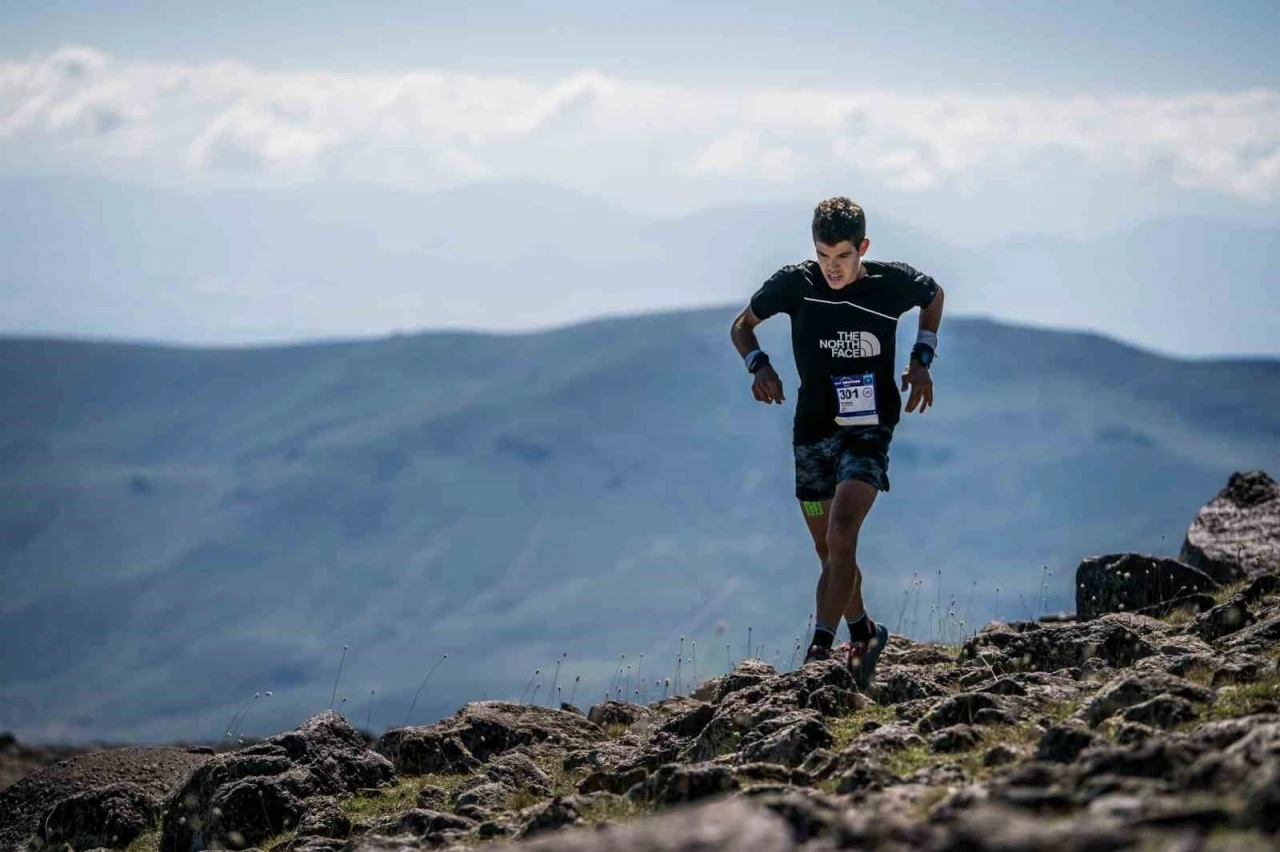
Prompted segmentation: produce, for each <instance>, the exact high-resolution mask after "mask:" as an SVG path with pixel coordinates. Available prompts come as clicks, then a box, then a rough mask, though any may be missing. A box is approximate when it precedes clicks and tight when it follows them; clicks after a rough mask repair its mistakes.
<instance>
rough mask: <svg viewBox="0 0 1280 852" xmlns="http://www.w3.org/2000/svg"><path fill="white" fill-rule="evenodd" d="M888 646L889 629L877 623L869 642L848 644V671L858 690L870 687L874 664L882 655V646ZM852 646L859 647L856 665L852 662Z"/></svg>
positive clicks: (874, 674)
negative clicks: (874, 633) (874, 632)
mask: <svg viewBox="0 0 1280 852" xmlns="http://www.w3.org/2000/svg"><path fill="white" fill-rule="evenodd" d="M888 644H889V628H887V627H885V626H884V625H883V624H879V623H877V624H876V635H875V636H873V637H871V641H870V642H866V643H862V642H854V643H850V647H849V671H850V672H851V673H852V674H853V680H854V683H856V684H857V685H858V689H866V688H867V687H868V686H870V685H871V681H872V680H874V679H875V676H876V663H877V662H878V661H879V660H880V655H881V654H882V653H884V646H885V645H888ZM854 645H857V646H860V649H859V651H858V652H857V657H858V660H857V662H856V663H855V660H854V656H855V650H854ZM855 666H856V667H855Z"/></svg>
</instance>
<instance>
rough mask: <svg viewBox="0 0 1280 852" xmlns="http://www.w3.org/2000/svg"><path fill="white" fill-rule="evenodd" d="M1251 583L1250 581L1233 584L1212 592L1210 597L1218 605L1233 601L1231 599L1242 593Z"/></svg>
mask: <svg viewBox="0 0 1280 852" xmlns="http://www.w3.org/2000/svg"><path fill="white" fill-rule="evenodd" d="M1250 582H1251V581H1249V580H1241V581H1240V582H1238V583H1232V584H1231V585H1229V586H1222V587H1221V588H1219V589H1218V590H1217V591H1214V592H1210V593H1209V596H1210V597H1212V598H1213V599H1214V600H1215V601H1217V602H1218V603H1226V602H1227V601H1229V600H1231V598H1233V597H1235V595H1236V593H1237V592H1239V591H1242V590H1243V589H1244V588H1245V587H1246V586H1248V585H1249V583H1250Z"/></svg>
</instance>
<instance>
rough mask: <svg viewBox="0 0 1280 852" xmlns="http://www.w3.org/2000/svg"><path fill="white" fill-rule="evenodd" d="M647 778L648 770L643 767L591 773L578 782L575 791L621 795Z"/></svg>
mask: <svg viewBox="0 0 1280 852" xmlns="http://www.w3.org/2000/svg"><path fill="white" fill-rule="evenodd" d="M648 777H649V770H648V769H645V768H644V767H643V766H635V767H631V768H630V769H626V770H614V771H611V772H593V773H591V774H590V775H588V776H587V777H586V778H583V779H582V780H581V781H579V782H578V787H577V790H578V792H579V793H596V792H600V791H604V792H606V793H614V794H617V795H621V794H623V793H625V792H627V791H628V790H630V789H631V788H632V787H634V786H635V785H637V784H639V783H641V782H642V781H644V779H646V778H648Z"/></svg>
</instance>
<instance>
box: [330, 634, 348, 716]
mask: <svg viewBox="0 0 1280 852" xmlns="http://www.w3.org/2000/svg"><path fill="white" fill-rule="evenodd" d="M346 661H347V646H346V645H343V646H342V659H340V660H338V677H335V678H334V679H333V694H332V695H330V696H329V709H330V710H332V709H333V700H334V699H335V698H337V697H338V680H339V679H340V678H341V677H342V664H343V663H345V662H346Z"/></svg>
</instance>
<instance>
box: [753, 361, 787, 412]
mask: <svg viewBox="0 0 1280 852" xmlns="http://www.w3.org/2000/svg"><path fill="white" fill-rule="evenodd" d="M751 395H752V396H754V397H755V398H756V399H757V400H759V401H760V402H763V403H765V404H768V403H770V402H776V403H778V405H782V401H783V400H784V399H786V397H784V396H783V395H782V379H780V378H778V374H777V372H776V371H775V370H774V369H773V365H771V364H766V365H764V366H763V367H761V368H760V369H759V370H756V371H755V373H754V380H753V381H752V382H751Z"/></svg>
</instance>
